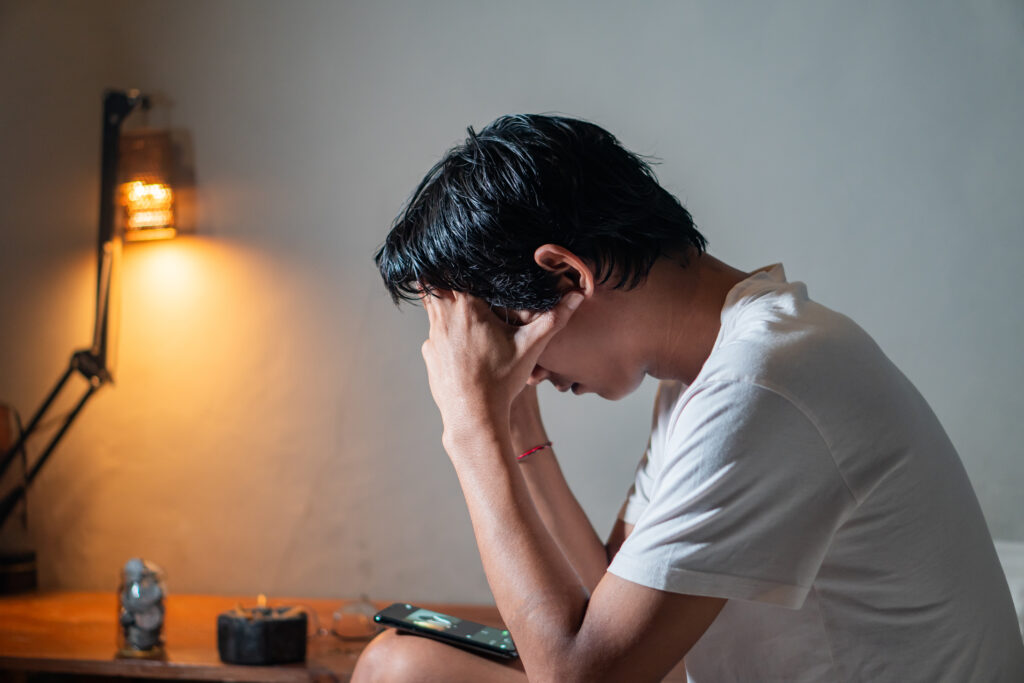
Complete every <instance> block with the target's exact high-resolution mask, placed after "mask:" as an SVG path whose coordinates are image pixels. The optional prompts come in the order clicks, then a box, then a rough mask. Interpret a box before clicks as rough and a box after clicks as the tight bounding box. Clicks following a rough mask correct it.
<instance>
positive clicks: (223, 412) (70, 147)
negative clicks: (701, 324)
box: [0, 0, 1024, 601]
mask: <svg viewBox="0 0 1024 683" xmlns="http://www.w3.org/2000/svg"><path fill="white" fill-rule="evenodd" d="M552 5H554V7H553V6H552ZM773 5H777V6H775V7H769V5H768V4H766V3H749V4H746V5H741V4H737V3H714V2H700V3H653V2H652V3H614V2H576V3H565V2H562V3H542V2H519V3H479V2H462V3H460V2H436V3H415V2H406V3H390V2H361V3H355V2H351V3H340V2H339V3H310V2H302V3H298V2H296V3H285V2H202V3H200V2H92V3H81V2H59V3H58V2H29V1H27V0H26V1H23V2H3V3H0V63H2V64H4V65H5V66H4V68H2V69H0V92H2V93H3V97H4V103H3V105H2V106H0V154H2V160H0V231H2V242H0V319H2V320H3V321H4V322H3V330H4V334H3V335H2V338H0V400H6V401H8V402H10V403H11V404H13V405H14V406H16V407H17V408H18V409H19V410H20V411H21V412H22V414H23V415H27V414H28V413H31V411H32V410H33V409H34V408H35V407H36V405H37V404H38V403H39V402H40V401H41V400H42V398H43V397H44V395H45V393H46V390H47V388H48V387H49V386H50V384H51V383H52V382H53V381H54V380H55V379H56V378H57V376H58V375H59V373H60V372H61V370H62V368H63V364H64V363H65V362H66V359H67V357H68V356H69V354H70V352H71V350H72V349H73V348H79V347H81V346H84V345H85V344H86V343H87V341H88V339H89V334H90V317H91V314H92V313H91V307H92V301H91V297H92V287H93V281H94V277H95V270H94V269H95V262H94V254H93V249H94V246H93V241H94V239H95V230H96V226H95V217H96V213H97V208H96V206H97V204H96V195H97V193H98V177H97V169H98V157H99V108H100V93H101V90H102V88H103V87H105V86H110V85H113V86H118V87H142V88H145V89H148V90H151V91H155V92H158V93H161V94H163V95H164V97H165V99H166V100H168V101H170V103H171V106H169V107H164V108H162V109H161V111H160V112H158V113H154V122H155V123H160V124H162V125H169V126H171V127H175V128H179V129H184V130H187V131H188V132H189V133H190V135H191V137H192V141H193V144H194V148H195V165H196V180H197V188H198V192H197V212H198V213H197V215H198V231H197V234H196V235H195V236H192V237H186V238H184V239H181V240H178V241H176V242H173V243H168V244H149V245H142V246H131V247H129V248H128V249H126V252H125V259H124V266H125V268H124V275H123V286H124V297H123V305H122V310H123V321H122V328H121V338H120V348H121V353H120V362H119V366H118V371H119V375H118V383H117V385H116V386H115V387H108V388H105V389H104V390H103V391H102V392H101V393H100V394H99V395H98V396H97V397H96V398H95V399H94V401H93V403H92V404H91V405H89V406H88V407H87V408H86V410H85V412H84V413H83V414H82V416H81V417H80V419H79V420H78V422H77V423H76V424H75V426H74V427H73V429H72V431H71V432H70V434H69V436H68V437H67V438H66V440H65V441H64V443H63V444H62V446H61V448H60V450H59V451H58V452H57V453H56V454H55V456H54V458H53V461H52V462H51V463H50V465H49V466H48V468H47V470H46V471H45V472H44V474H43V475H42V476H41V477H40V479H39V480H38V482H37V485H36V486H35V488H34V490H33V491H32V493H31V506H30V510H29V516H30V523H31V529H30V530H31V538H32V539H33V541H34V544H35V546H36V548H37V549H38V551H39V553H40V564H41V571H42V580H43V583H44V584H45V585H46V586H47V587H62V588H89V589H111V588H112V587H113V586H114V584H115V582H116V576H117V572H118V568H119V566H120V565H121V564H122V563H123V562H124V561H125V560H126V559H127V558H129V557H131V556H134V555H142V556H144V557H147V558H149V559H152V560H154V561H156V562H158V563H161V564H162V565H164V566H165V568H166V570H167V572H168V575H169V581H170V587H171V589H172V590H174V591H178V592H205V591H210V592H224V593H242V594H251V593H254V592H257V591H264V592H268V593H271V594H279V595H280V594H306V595H319V596H338V597H341V596H350V595H358V594H360V593H363V592H365V593H368V594H369V595H370V596H371V597H374V598H378V599H387V598H396V599H407V600H428V599H433V600H462V601H486V600H489V593H488V591H487V586H486V582H485V580H484V578H483V574H482V571H481V569H480V565H479V559H478V557H477V554H476V550H475V546H474V544H473V541H472V537H471V532H470V528H469V524H468V519H467V516H466V513H465V507H464V505H463V503H462V500H461V497H460V495H459V491H458V486H457V484H456V481H455V479H454V476H453V473H452V471H451V468H450V465H449V464H448V462H447V460H446V458H445V456H444V454H443V452H442V450H441V448H440V444H439V442H438V439H439V434H440V426H439V423H438V420H437V413H436V409H435V408H434V406H433V404H432V403H431V401H430V395H429V391H428V388H427V385H426V379H425V373H424V371H423V369H422V364H421V361H420V358H419V352H418V348H419V344H420V342H421V341H422V339H423V337H424V335H425V333H426V326H425V321H424V320H423V318H422V316H421V315H420V314H419V312H418V311H416V310H414V309H408V310H404V311H403V312H398V311H396V310H395V309H394V308H393V307H392V306H391V304H390V302H389V300H388V299H387V298H386V297H385V296H384V294H383V290H382V288H381V286H380V283H379V278H378V276H377V275H376V273H375V271H374V268H373V264H372V262H371V255H372V253H373V250H374V248H375V247H376V246H377V245H378V244H379V242H380V241H381V239H382V238H383V236H384V234H385V232H386V230H387V227H388V224H389V222H390V220H391V219H392V218H393V216H394V214H395V213H396V212H397V210H398V208H399V207H400V205H401V203H402V201H403V200H404V199H405V197H406V195H407V193H408V192H409V191H410V190H411V189H412V188H413V186H414V185H415V183H416V182H417V181H418V180H419V178H420V177H421V175H422V174H423V172H424V171H425V170H426V169H427V167H428V166H429V165H430V164H431V163H432V162H433V161H434V160H435V159H436V158H437V157H438V156H439V155H440V154H441V153H442V152H443V151H444V149H445V148H447V147H448V146H449V145H450V144H452V143H453V142H455V141H456V140H458V139H459V138H460V137H461V136H462V135H463V131H464V129H465V127H466V126H467V125H469V124H473V125H476V126H480V125H483V124H485V123H486V122H488V121H489V120H491V119H492V118H494V117H495V116H496V115H498V114H501V113H505V112H510V111H553V110H557V111H562V112H565V113H569V114H573V115H579V116H584V117H587V118H590V119H592V120H594V121H596V122H598V123H601V124H603V125H605V126H606V127H608V128H609V129H611V130H612V131H613V132H615V133H617V134H618V135H619V136H620V137H621V138H622V140H623V141H624V142H625V143H626V144H627V146H630V147H632V148H634V149H635V150H637V151H639V152H642V153H647V154H656V155H658V156H660V157H661V158H663V159H664V163H663V164H662V165H661V166H660V167H659V173H660V176H661V178H662V179H663V181H664V183H665V184H666V186H668V187H669V188H670V189H672V190H673V191H676V192H678V193H679V195H680V196H681V198H682V199H683V200H684V201H685V202H686V203H687V204H688V206H689V207H690V208H691V210H692V212H693V213H694V215H695V217H696V219H697V221H698V223H699V225H700V226H701V227H702V229H704V230H705V232H706V234H707V235H708V237H709V238H710V241H711V248H712V251H713V252H714V253H716V254H717V255H719V256H721V257H723V258H725V259H726V260H728V261H730V262H733V263H734V264H735V265H737V266H739V267H743V268H754V267H758V266H761V265H764V264H766V263H769V262H773V261H783V262H784V263H785V264H786V266H787V269H788V271H789V273H790V275H791V277H793V278H796V279H803V280H806V281H807V282H808V284H809V287H810V291H811V294H812V296H815V297H816V298H818V299H819V300H821V301H822V302H824V303H826V304H828V305H831V306H833V307H835V308H837V309H839V310H842V311H843V312H845V313H847V314H849V315H850V316H852V317H853V318H855V319H856V320H858V321H859V322H860V323H861V324H862V325H864V326H865V327H866V328H867V329H868V330H869V331H870V332H871V333H872V334H873V335H874V336H875V337H876V339H878V341H879V342H880V344H881V345H882V346H883V348H884V349H886V351H887V352H888V353H889V355H890V356H891V357H892V358H893V359H894V360H895V361H896V362H897V364H899V365H900V366H901V367H902V368H903V369H904V370H905V371H906V372H907V374H908V375H909V376H910V377H911V379H912V380H913V381H914V382H915V383H916V384H917V385H918V387H919V388H920V389H921V391H922V392H923V393H924V394H925V396H926V397H927V398H928V399H929V401H930V402H931V403H932V405H933V406H934V407H935V409H936V411H937V412H938V413H939V416H940V418H941V419H942V420H943V422H944V424H945V425H946V426H947V429H948V430H949V432H950V434H951V436H952V438H953V440H954V442H955V443H956V444H957V446H958V448H959V449H960V451H961V454H962V456H963V459H964V461H965V463H966V465H967V468H968V471H969V473H970V475H971V477H972V480H973V481H974V483H975V486H976V488H977V490H978V492H979V496H980V498H981V501H982V505H983V507H984V509H985V512H986V515H987V516H988V519H989V523H990V525H991V527H992V528H993V530H994V532H995V533H996V534H997V535H998V536H1001V537H1004V538H1010V539H1017V540H1024V509H1022V506H1021V505H1020V503H1019V500H1020V494H1019V490H1020V488H1021V486H1022V485H1024V458H1021V457H1020V454H1021V447H1020V444H1021V443H1024V426H1022V424H1024V423H1022V421H1021V420H1020V419H1019V413H1020V408H1021V402H1020V399H1019V387H1020V386H1021V385H1022V384H1024V368H1022V364H1021V360H1020V350H1019V349H1020V342H1019V340H1020V339H1021V338H1022V333H1024V322H1022V318H1024V316H1022V315H1021V304H1020V301H1019V298H1018V295H1017V293H1018V292H1019V291H1021V290H1022V288H1024V276H1022V275H1021V270H1020V268H1019V261H1020V257H1021V256H1022V254H1024V230H1022V228H1024V226H1022V224H1021V219H1020V211H1019V197H1018V195H1019V189H1020V182H1021V169H1022V164H1024V143H1022V142H1021V140H1022V138H1024V136H1021V135H1020V114H1021V112H1022V111H1024V69H1022V68H1021V66H1022V63H1024V12H1022V10H1021V7H1020V5H1019V4H1017V3H1013V2H1011V1H1010V0H988V1H984V2H975V3H971V4H970V6H968V7H955V6H953V5H954V4H953V3H943V4H941V5H936V4H935V3H923V2H922V3H917V4H916V6H915V5H911V4H907V3H904V4H901V5H900V7H899V8H892V7H887V6H883V5H881V4H879V5H877V6H875V7H873V8H865V7H862V6H859V5H853V4H851V3H843V2H838V1H837V2H807V3H781V4H775V3H773ZM652 393H653V386H651V385H650V384H647V385H645V387H644V388H643V389H641V390H640V391H639V392H638V393H637V394H636V395H635V396H633V397H631V398H630V399H628V400H626V401H624V402H621V403H618V404H610V403H605V402H602V401H600V400H597V399H591V398H584V399H577V398H573V397H564V396H561V395H556V394H553V393H550V392H548V393H544V394H543V395H542V404H543V407H544V409H545V411H546V414H547V415H548V422H549V426H550V429H551V432H552V434H553V436H554V438H555V440H556V444H557V446H558V450H559V453H560V455H561V457H562V459H563V464H564V467H565V469H566V471H567V474H568V476H569V478H570V480H571V481H572V483H573V484H574V487H575V488H576V490H577V491H578V494H579V496H580V498H581V500H582V502H583V504H584V507H585V508H586V509H587V510H588V512H589V513H590V514H591V515H592V517H593V519H594V520H595V524H596V525H597V527H598V528H599V531H600V533H602V534H604V533H605V531H606V530H607V528H608V527H609V525H610V523H611V520H612V519H613V517H614V515H615V513H616V511H617V509H618V506H619V504H620V501H621V497H622V495H623V494H624V492H625V490H626V488H627V487H628V485H629V479H630V475H631V473H632V470H633V467H634V465H635V462H636V458H637V457H638V455H639V453H640V451H641V450H642V447H643V445H644V441H645V438H646V429H647V426H648V423H649V417H648V415H649V402H650V399H651V396H652ZM37 446H38V444H37ZM7 535H8V536H9V535H10V530H8V534H7Z"/></svg>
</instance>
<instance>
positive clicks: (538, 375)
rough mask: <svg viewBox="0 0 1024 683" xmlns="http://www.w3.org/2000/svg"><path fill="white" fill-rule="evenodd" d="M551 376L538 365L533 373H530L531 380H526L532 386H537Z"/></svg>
mask: <svg viewBox="0 0 1024 683" xmlns="http://www.w3.org/2000/svg"><path fill="white" fill-rule="evenodd" d="M550 376H551V373H549V372H548V371H547V370H545V369H544V368H542V367H541V366H539V365H537V366H535V367H534V368H533V372H531V373H530V379H528V380H526V383H527V384H529V385H532V386H537V385H538V384H540V383H541V382H543V381H544V380H546V379H548V377H550Z"/></svg>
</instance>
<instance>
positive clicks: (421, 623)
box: [374, 602, 518, 658]
mask: <svg viewBox="0 0 1024 683" xmlns="http://www.w3.org/2000/svg"><path fill="white" fill-rule="evenodd" d="M374 621H376V622H378V623H381V624H385V625H388V626H394V627H396V628H400V629H404V630H407V631H412V632H414V633H418V634H420V635H424V636H428V637H434V638H436V639H438V640H441V641H444V642H447V643H451V644H452V645H457V646H462V647H466V648H469V649H471V650H475V651H482V652H486V653H488V654H493V655H497V656H499V657H508V658H511V657H517V656H518V653H517V652H516V646H515V645H514V644H513V642H512V637H511V636H510V635H509V632H508V631H507V630H506V629H501V628H494V627H492V626H484V625H483V624H478V623H476V622H475V621H468V620H466V619H459V618H458V617H453V616H451V615H449V614H441V613H440V612H435V611H433V610H429V609H424V608H422V607H416V606H415V605H409V604H406V603H401V602H396V603H395V604H393V605H391V606H390V607H386V608H385V609H383V610H381V611H380V612H378V613H377V615H376V616H374Z"/></svg>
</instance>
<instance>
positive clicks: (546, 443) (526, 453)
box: [516, 441, 551, 460]
mask: <svg viewBox="0 0 1024 683" xmlns="http://www.w3.org/2000/svg"><path fill="white" fill-rule="evenodd" d="M550 446H551V442H550V441H545V442H544V443H542V444H541V445H539V446H534V447H533V448H531V449H530V450H528V451H526V452H525V453H520V454H519V455H517V456H516V460H522V459H523V458H525V457H526V456H528V455H533V454H534V453H536V452H537V451H541V450H544V449H545V448H548V447H550Z"/></svg>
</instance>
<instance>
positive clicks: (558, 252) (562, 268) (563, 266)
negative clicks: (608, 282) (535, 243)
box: [533, 244, 597, 299]
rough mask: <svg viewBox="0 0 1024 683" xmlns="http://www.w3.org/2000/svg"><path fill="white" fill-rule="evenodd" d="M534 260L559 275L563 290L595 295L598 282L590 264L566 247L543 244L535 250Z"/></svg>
mask: <svg viewBox="0 0 1024 683" xmlns="http://www.w3.org/2000/svg"><path fill="white" fill-rule="evenodd" d="M533 260H534V261H536V263H537V265H538V266H540V267H541V268H543V269H544V270H546V271H548V272H550V273H554V274H556V275H558V276H560V277H559V283H558V289H559V291H561V292H568V291H570V290H573V289H575V290H579V291H580V292H583V295H584V296H585V297H587V298H588V299H589V298H590V297H591V296H593V294H594V288H595V287H596V285H597V283H596V281H595V278H594V270H593V268H591V267H590V265H589V264H588V263H587V262H586V261H584V260H583V259H581V258H580V257H578V256H576V254H574V253H572V252H571V251H569V250H568V249H566V248H565V247H560V246H558V245H557V244H542V245H541V246H539V247H537V249H536V250H535V251H534V252H533Z"/></svg>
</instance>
